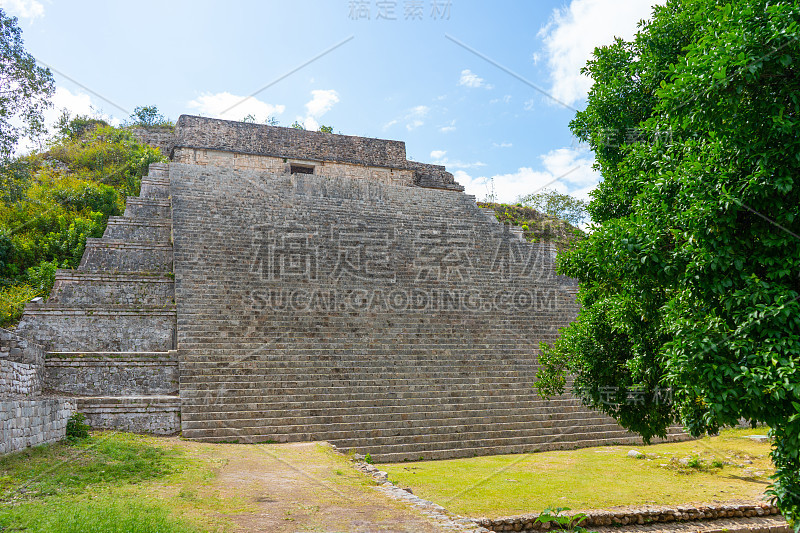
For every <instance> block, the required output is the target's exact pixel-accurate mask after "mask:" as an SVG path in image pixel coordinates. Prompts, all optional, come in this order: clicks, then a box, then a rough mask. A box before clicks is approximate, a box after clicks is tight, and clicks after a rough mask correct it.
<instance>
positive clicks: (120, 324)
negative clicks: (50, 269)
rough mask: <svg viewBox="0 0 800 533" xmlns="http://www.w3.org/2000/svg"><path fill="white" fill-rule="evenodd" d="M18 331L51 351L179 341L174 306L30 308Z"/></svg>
mask: <svg viewBox="0 0 800 533" xmlns="http://www.w3.org/2000/svg"><path fill="white" fill-rule="evenodd" d="M17 330H18V331H19V332H20V334H22V335H24V336H25V337H27V338H29V339H31V340H33V341H34V342H36V343H37V344H40V345H41V346H43V347H44V348H45V350H47V351H50V352H68V351H84V350H85V351H90V352H96V351H109V352H135V351H142V352H147V351H168V350H172V349H174V348H175V344H176V341H175V309H174V307H173V308H146V307H138V308H122V307H120V308H94V309H93V308H88V307H81V308H69V307H58V308H43V309H30V310H28V309H26V311H25V314H23V316H22V320H20V323H19V326H17Z"/></svg>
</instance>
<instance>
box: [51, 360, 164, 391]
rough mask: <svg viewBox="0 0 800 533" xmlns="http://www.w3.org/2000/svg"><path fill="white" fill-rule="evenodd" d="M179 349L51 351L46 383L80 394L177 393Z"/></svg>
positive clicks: (55, 387) (55, 388)
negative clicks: (138, 351)
mask: <svg viewBox="0 0 800 533" xmlns="http://www.w3.org/2000/svg"><path fill="white" fill-rule="evenodd" d="M178 382H179V372H178V359H177V352H175V351H170V352H143V353H135V352H50V353H48V354H47V358H46V364H45V387H47V388H48V389H51V390H53V391H57V392H59V393H66V394H70V395H78V396H115V395H123V394H125V395H177V394H178Z"/></svg>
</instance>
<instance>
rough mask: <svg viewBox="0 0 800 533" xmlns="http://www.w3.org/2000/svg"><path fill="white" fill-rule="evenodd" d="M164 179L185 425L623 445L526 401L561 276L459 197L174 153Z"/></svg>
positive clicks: (313, 435) (464, 445)
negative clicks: (181, 160)
mask: <svg viewBox="0 0 800 533" xmlns="http://www.w3.org/2000/svg"><path fill="white" fill-rule="evenodd" d="M170 187H171V196H172V209H173V233H174V256H175V284H176V285H175V291H176V293H175V294H176V302H177V316H178V356H179V360H180V369H181V370H180V375H181V378H180V379H181V387H180V395H181V412H182V418H181V427H182V432H183V435H184V436H186V437H189V438H197V439H204V440H210V441H230V440H238V441H240V442H259V441H267V440H275V441H289V440H327V441H329V442H333V443H335V444H336V445H338V446H340V447H342V448H356V449H358V450H360V451H364V452H370V453H371V455H372V456H373V457H375V458H376V460H381V461H389V460H403V459H419V458H420V457H424V458H426V459H431V458H444V457H456V456H472V455H477V454H487V453H513V452H522V451H533V450H544V449H559V448H572V447H577V446H585V445H589V444H593V445H594V444H603V443H614V442H618V443H622V442H625V443H633V442H639V440H638V438H637V437H636V436H634V435H632V434H630V433H628V432H626V431H625V430H623V429H622V428H621V427H619V426H618V425H617V424H616V423H615V422H614V421H613V420H612V419H610V418H608V417H605V416H603V415H601V414H600V413H597V412H594V411H591V410H589V409H587V408H585V407H583V406H582V405H581V402H580V400H578V399H577V398H574V397H572V396H568V395H564V396H561V397H559V398H556V399H554V400H552V401H546V400H544V399H542V398H539V397H538V396H536V394H535V393H534V390H533V388H532V383H533V379H534V377H535V372H536V368H537V366H536V355H537V350H538V345H539V342H540V341H547V342H551V341H553V340H554V339H555V338H556V336H557V335H558V328H559V327H561V326H563V325H564V324H566V323H568V322H569V321H570V320H571V319H572V318H573V317H574V316H575V313H576V312H577V307H576V302H575V291H576V289H577V287H576V284H575V282H574V280H572V279H570V278H565V277H561V276H557V275H556V274H555V272H554V267H553V261H554V258H555V249H554V247H553V246H552V245H549V244H529V243H526V242H523V241H521V240H520V238H519V236H518V234H517V233H515V232H511V231H509V230H508V228H507V227H505V226H502V225H500V224H498V223H497V222H496V221H494V220H490V219H489V218H488V217H487V216H486V214H485V213H484V212H482V211H481V210H480V209H479V208H478V207H477V205H476V204H475V200H474V198H473V197H471V196H467V195H464V194H462V193H458V192H453V191H447V190H433V189H423V188H418V187H407V186H395V185H386V184H382V183H376V182H371V181H365V180H360V179H347V178H332V177H325V176H316V175H304V174H294V175H283V174H280V175H276V174H268V173H258V172H251V171H241V170H235V169H230V168H221V167H212V166H196V165H184V164H175V163H173V164H172V165H170ZM675 437H679V434H678V433H676V432H673V433H672V438H675Z"/></svg>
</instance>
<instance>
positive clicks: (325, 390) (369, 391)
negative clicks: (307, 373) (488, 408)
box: [183, 374, 534, 401]
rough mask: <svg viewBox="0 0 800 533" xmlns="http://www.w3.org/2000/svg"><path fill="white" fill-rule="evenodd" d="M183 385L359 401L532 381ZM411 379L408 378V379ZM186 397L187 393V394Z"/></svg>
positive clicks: (511, 387) (521, 390) (494, 389)
mask: <svg viewBox="0 0 800 533" xmlns="http://www.w3.org/2000/svg"><path fill="white" fill-rule="evenodd" d="M183 376H184V377H183V388H184V390H186V391H187V393H189V394H193V391H194V390H196V389H195V386H197V385H200V386H201V387H202V389H201V390H208V389H212V390H213V389H215V388H218V389H224V390H225V391H226V393H228V394H232V395H237V396H276V397H281V398H285V399H286V400H287V401H292V400H296V401H302V400H301V399H308V400H315V401H316V400H326V401H327V400H330V401H334V400H336V399H337V398H341V399H343V400H359V399H362V398H363V399H369V398H370V396H374V397H384V396H385V397H397V398H417V397H423V396H427V395H430V394H431V393H435V394H445V393H446V394H448V395H449V396H450V397H453V398H455V397H463V396H466V395H469V394H478V393H480V394H483V395H491V394H492V393H494V394H497V395H500V394H512V393H515V394H519V395H524V394H526V393H527V392H528V391H530V394H534V391H533V387H532V384H531V383H526V382H524V381H521V380H519V379H508V380H499V379H498V380H491V382H490V383H484V382H480V381H471V382H470V381H462V382H458V381H440V382H438V383H437V382H435V381H434V380H431V379H425V378H421V379H420V382H419V383H418V384H414V383H407V382H406V383H386V384H383V385H382V384H381V383H379V382H378V383H373V382H369V383H363V382H360V381H354V382H350V383H347V382H344V383H341V384H336V383H333V382H330V381H326V380H323V379H321V380H319V381H312V380H307V381H305V382H302V381H300V380H296V381H285V382H274V381H271V380H269V378H265V379H264V380H263V381H261V380H259V378H258V376H253V381H252V382H244V381H241V378H239V379H240V381H235V382H225V381H218V380H215V381H210V380H209V381H206V380H196V379H193V378H192V377H187V376H186V375H185V374H184V375H183ZM409 381H411V380H409ZM187 397H189V396H187Z"/></svg>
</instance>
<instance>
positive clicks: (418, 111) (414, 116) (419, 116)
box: [404, 105, 431, 131]
mask: <svg viewBox="0 0 800 533" xmlns="http://www.w3.org/2000/svg"><path fill="white" fill-rule="evenodd" d="M430 110H431V109H430V108H429V107H428V106H425V105H418V106H416V107H412V108H411V109H409V110H408V113H406V116H405V117H404V118H405V120H406V129H407V130H408V131H411V130H413V129H416V128H419V127H420V126H422V125H424V124H425V121H424V120H423V119H424V118H425V117H426V116H427V115H428V112H429V111H430Z"/></svg>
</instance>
